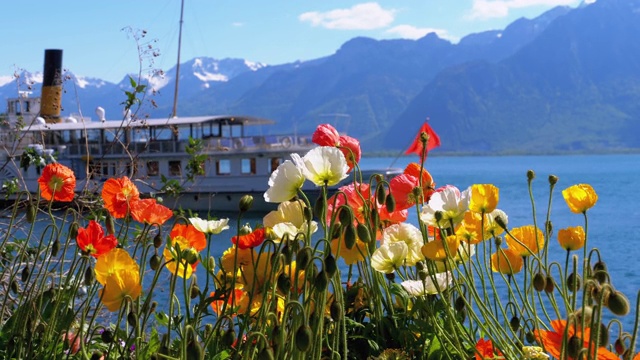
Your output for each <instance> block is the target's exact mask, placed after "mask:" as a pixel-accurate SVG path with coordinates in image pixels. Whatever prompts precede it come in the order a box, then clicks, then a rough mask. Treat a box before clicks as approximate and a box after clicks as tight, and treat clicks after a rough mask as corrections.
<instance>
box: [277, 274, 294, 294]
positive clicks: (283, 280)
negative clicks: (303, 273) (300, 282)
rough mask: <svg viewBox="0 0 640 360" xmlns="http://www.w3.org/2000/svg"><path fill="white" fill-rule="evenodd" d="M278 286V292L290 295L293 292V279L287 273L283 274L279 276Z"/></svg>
mask: <svg viewBox="0 0 640 360" xmlns="http://www.w3.org/2000/svg"><path fill="white" fill-rule="evenodd" d="M276 285H277V286H278V290H280V292H283V293H285V294H286V293H289V291H291V278H290V277H289V275H287V274H285V273H281V274H280V275H278V280H277V281H276Z"/></svg>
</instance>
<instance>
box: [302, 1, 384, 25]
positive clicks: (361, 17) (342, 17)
mask: <svg viewBox="0 0 640 360" xmlns="http://www.w3.org/2000/svg"><path fill="white" fill-rule="evenodd" d="M395 13H396V10H394V9H383V8H382V7H381V6H380V5H379V4H378V3H375V2H369V3H363V4H357V5H354V6H352V7H351V8H348V9H335V10H330V11H326V12H318V11H310V12H306V13H303V14H301V15H300V16H298V20H300V21H302V22H309V23H311V25H313V26H322V27H325V28H327V29H338V30H372V29H379V28H383V27H386V26H389V25H390V24H391V23H392V22H393V20H394V18H395Z"/></svg>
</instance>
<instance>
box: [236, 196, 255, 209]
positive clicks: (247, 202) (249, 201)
mask: <svg viewBox="0 0 640 360" xmlns="http://www.w3.org/2000/svg"><path fill="white" fill-rule="evenodd" d="M251 206H253V196H251V195H244V196H243V197H241V198H240V203H239V204H238V208H239V209H240V212H241V213H244V212H247V211H249V209H251Z"/></svg>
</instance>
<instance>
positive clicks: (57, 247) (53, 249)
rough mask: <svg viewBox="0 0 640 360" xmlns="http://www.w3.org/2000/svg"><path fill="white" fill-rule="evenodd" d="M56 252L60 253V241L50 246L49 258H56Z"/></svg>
mask: <svg viewBox="0 0 640 360" xmlns="http://www.w3.org/2000/svg"><path fill="white" fill-rule="evenodd" d="M58 251H60V241H58V239H56V240H55V241H54V242H53V244H51V257H56V256H58Z"/></svg>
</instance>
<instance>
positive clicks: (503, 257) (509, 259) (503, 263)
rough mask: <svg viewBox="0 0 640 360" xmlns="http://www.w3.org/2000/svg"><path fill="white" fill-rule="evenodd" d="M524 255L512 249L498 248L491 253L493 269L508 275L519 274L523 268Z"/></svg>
mask: <svg viewBox="0 0 640 360" xmlns="http://www.w3.org/2000/svg"><path fill="white" fill-rule="evenodd" d="M523 265H524V262H523V261H522V257H521V256H520V255H519V254H518V253H517V252H516V251H514V250H512V249H498V252H496V253H493V254H492V255H491V270H493V271H494V272H501V273H503V274H507V275H513V274H517V273H519V272H520V270H522V266H523Z"/></svg>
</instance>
